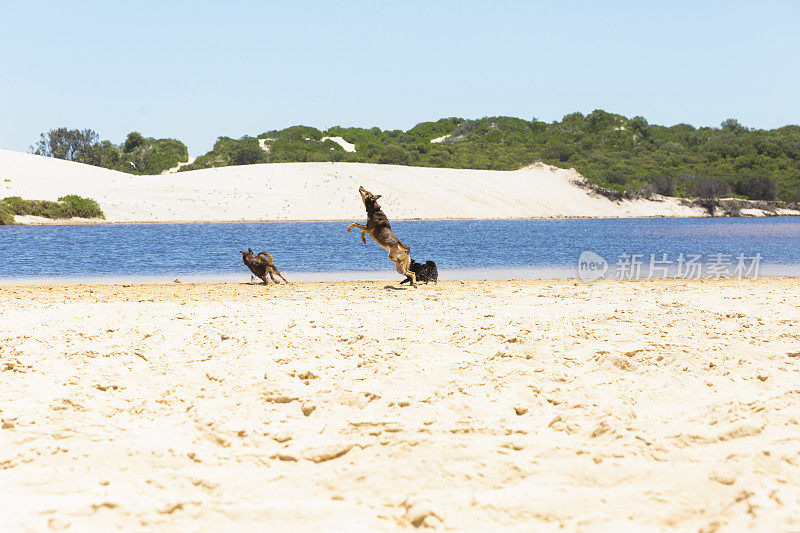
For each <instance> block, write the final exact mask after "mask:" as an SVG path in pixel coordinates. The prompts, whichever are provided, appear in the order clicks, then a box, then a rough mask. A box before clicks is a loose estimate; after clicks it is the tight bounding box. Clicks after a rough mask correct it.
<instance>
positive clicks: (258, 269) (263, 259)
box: [239, 248, 289, 285]
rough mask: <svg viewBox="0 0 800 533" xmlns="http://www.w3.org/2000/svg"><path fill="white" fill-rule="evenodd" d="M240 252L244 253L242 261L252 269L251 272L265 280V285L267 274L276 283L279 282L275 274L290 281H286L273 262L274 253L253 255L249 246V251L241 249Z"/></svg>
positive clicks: (262, 252)
mask: <svg viewBox="0 0 800 533" xmlns="http://www.w3.org/2000/svg"><path fill="white" fill-rule="evenodd" d="M239 253H241V254H242V263H244V264H245V265H247V268H249V269H250V272H252V273H253V274H255V276H256V277H258V278H261V279H262V280H263V281H264V285H266V284H267V274H269V277H270V278H271V279H272V281H274V282H275V283H278V280H276V279H275V276H274V275H273V274H277V275H278V276H279V277H280V278H281V279H282V280H283V281H284V283H289V282H288V281H286V278H284V277H283V276H282V275H281V273H280V272H279V271H278V269H277V268H276V267H275V265H274V264H272V254H271V253H269V252H264V251H261V252H258V255H255V256H254V255H253V249H252V248H248V249H247V252H243V251H241V250H239ZM251 279H252V278H251Z"/></svg>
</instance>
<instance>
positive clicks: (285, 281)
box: [275, 268, 289, 283]
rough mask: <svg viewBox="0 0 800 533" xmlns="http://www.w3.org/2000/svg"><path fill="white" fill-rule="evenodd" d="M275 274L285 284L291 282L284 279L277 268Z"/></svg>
mask: <svg viewBox="0 0 800 533" xmlns="http://www.w3.org/2000/svg"><path fill="white" fill-rule="evenodd" d="M275 273H276V274H277V275H278V277H279V278H281V279H282V280H283V282H284V283H289V281H288V280H287V279H286V278H284V277H283V274H281V271H280V270H278V269H277V268H276V269H275Z"/></svg>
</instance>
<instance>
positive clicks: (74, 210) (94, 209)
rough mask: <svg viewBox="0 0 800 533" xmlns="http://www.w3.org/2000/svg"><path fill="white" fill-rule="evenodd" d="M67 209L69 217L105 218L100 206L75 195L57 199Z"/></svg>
mask: <svg viewBox="0 0 800 533" xmlns="http://www.w3.org/2000/svg"><path fill="white" fill-rule="evenodd" d="M58 201H59V202H62V203H63V204H64V205H65V206H66V209H67V213H68V214H69V216H70V217H80V218H106V217H105V215H104V214H103V210H102V209H100V204H98V203H97V202H96V201H94V200H92V199H91V198H83V197H81V196H78V195H76V194H68V195H67V196H62V197H61V198H59V199H58Z"/></svg>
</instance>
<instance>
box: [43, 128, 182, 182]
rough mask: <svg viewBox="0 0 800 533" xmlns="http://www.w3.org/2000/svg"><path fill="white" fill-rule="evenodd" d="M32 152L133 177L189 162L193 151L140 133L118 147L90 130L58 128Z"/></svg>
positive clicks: (176, 143) (162, 170) (48, 134)
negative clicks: (190, 153) (190, 152)
mask: <svg viewBox="0 0 800 533" xmlns="http://www.w3.org/2000/svg"><path fill="white" fill-rule="evenodd" d="M30 151H31V152H32V153H35V154H39V155H44V156H48V157H55V158H58V159H66V160H68V161H76V162H78V163H86V164H87V165H94V166H98V167H104V168H110V169H113V170H119V171H121V172H127V173H129V174H160V173H162V172H164V171H165V170H167V169H170V168H173V167H175V166H177V165H178V163H183V162H185V161H188V159H189V152H188V150H187V149H186V146H185V145H184V144H183V143H182V142H180V141H178V140H175V139H153V138H152V137H143V136H142V135H141V134H140V133H139V132H138V131H134V132H131V133H130V134H129V135H128V138H127V139H126V140H125V142H124V143H122V144H121V145H119V146H118V145H115V144H113V143H112V142H110V141H101V140H100V136H99V135H98V134H97V133H96V132H94V131H92V130H89V129H86V130H70V129H67V128H57V129H54V130H50V131H48V132H47V133H42V135H41V137H40V139H39V142H37V143H36V145H34V146H32V147H31V149H30Z"/></svg>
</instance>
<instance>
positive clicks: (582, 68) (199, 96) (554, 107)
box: [0, 0, 800, 155]
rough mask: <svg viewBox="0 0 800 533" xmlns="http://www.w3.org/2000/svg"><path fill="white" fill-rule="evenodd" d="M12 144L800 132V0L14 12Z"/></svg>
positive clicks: (59, 4) (3, 90)
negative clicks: (417, 133) (502, 131)
mask: <svg viewBox="0 0 800 533" xmlns="http://www.w3.org/2000/svg"><path fill="white" fill-rule="evenodd" d="M0 57H2V62H0V148H8V149H12V150H26V149H27V147H28V146H29V145H31V144H33V143H34V142H35V141H36V140H37V138H38V135H39V133H41V132H42V131H46V130H48V129H50V128H55V127H59V126H68V127H75V128H77V127H80V128H85V127H88V128H92V129H94V130H96V131H97V132H98V133H100V135H101V137H102V138H104V139H109V140H111V141H114V142H117V143H118V142H121V141H122V140H123V139H124V138H125V136H126V135H127V133H128V132H130V131H133V130H138V131H140V132H141V133H142V134H144V135H146V136H152V137H175V138H178V139H181V140H182V141H183V142H185V143H186V144H187V145H188V147H189V152H190V153H191V154H193V155H198V154H201V153H204V152H205V151H207V150H209V149H210V148H211V146H212V144H213V143H214V140H215V139H216V137H217V136H220V135H227V136H231V137H240V136H242V135H244V134H250V135H256V134H258V133H261V132H263V131H266V130H270V129H277V128H283V127H286V126H290V125H294V124H306V125H311V126H316V127H319V128H324V127H327V126H333V125H343V126H379V127H381V128H383V129H408V128H409V127H411V126H413V125H414V124H416V123H418V122H421V121H426V120H436V119H438V118H441V117H449V116H459V117H465V118H479V117H482V116H488V115H511V116H517V117H521V118H526V119H529V118H531V117H537V118H539V119H540V120H546V121H552V120H557V119H560V118H561V117H562V116H563V115H565V114H567V113H570V112H573V111H582V112H590V111H592V110H593V109H598V108H599V109H605V110H606V111H610V112H615V113H621V114H624V115H627V116H634V115H642V116H644V117H645V118H647V119H648V120H649V121H650V122H651V123H658V124H675V123H679V122H688V123H691V124H694V125H698V126H699V125H714V126H716V125H718V124H719V123H720V122H721V121H722V120H724V119H726V118H729V117H734V118H738V119H739V120H740V121H741V122H742V123H743V124H744V125H746V126H749V127H757V128H774V127H778V126H781V125H784V124H798V123H800V69H799V68H798V66H797V65H798V62H799V61H800V60H799V59H798V58H800V2H795V1H788V0H787V1H764V2H737V1H728V2H711V1H706V2H696V1H693V2H679V1H671V2H649V1H643V0H640V1H637V2H614V1H606V2H594V1H586V2H555V1H547V2H522V1H519V2H502V1H496V2H470V1H459V2H432V1H427V2H423V1H420V2H416V1H404V2H382V1H364V2H355V1H354V2H336V1H319V2H303V1H291V2H287V1H282V2H270V1H258V2H255V1H254V2H243V1H242V2H239V1H227V2H222V1H216V2H210V1H203V0H196V1H194V2H183V1H171V2H148V1H139V2H121V1H114V2H109V1H108V0H103V1H94V0H85V1H80V2H64V1H47V2H44V1H28V2H10V1H0Z"/></svg>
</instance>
